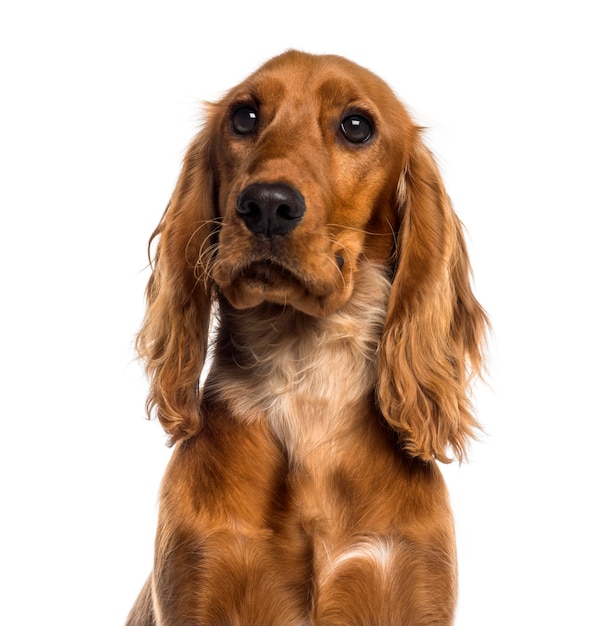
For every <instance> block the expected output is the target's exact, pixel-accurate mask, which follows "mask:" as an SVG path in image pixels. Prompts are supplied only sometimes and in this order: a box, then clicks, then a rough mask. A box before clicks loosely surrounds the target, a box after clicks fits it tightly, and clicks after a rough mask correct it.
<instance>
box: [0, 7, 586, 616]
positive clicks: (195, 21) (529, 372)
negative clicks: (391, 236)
mask: <svg viewBox="0 0 598 626" xmlns="http://www.w3.org/2000/svg"><path fill="white" fill-rule="evenodd" d="M590 9H591V3H590V2H588V1H586V2H581V1H578V0H567V1H566V2H564V1H563V2H554V1H551V0H544V1H542V2H541V1H537V2H531V1H529V0H505V1H504V2H501V3H484V2H474V1H471V2H466V1H456V2H446V1H438V2H431V1H419V0H418V1H415V0H408V1H403V0H397V1H396V2H388V1H387V0H384V1H380V0H368V1H367V2H352V1H351V0H344V1H343V2H336V1H330V0H328V1H326V2H324V1H323V0H320V1H318V2H312V1H311V0H306V1H304V2H301V1H300V0H296V2H292V3H286V2H274V1H272V2H266V1H262V0H252V1H245V2H223V1H220V0H214V1H212V2H209V3H208V2H179V1H177V0H169V2H163V3H158V2H151V1H146V2H141V1H138V2H134V1H128V0H119V1H118V2H116V1H114V0H107V1H105V2H102V3H90V2H75V1H71V2H69V1H68V0H54V1H52V2H41V1H38V2H35V1H33V2H27V1H23V2H18V3H17V2H16V1H15V0H7V2H4V3H3V5H2V9H0V71H1V78H0V81H1V82H0V88H1V91H2V95H1V96H0V110H1V112H0V132H1V135H0V159H1V161H0V181H1V182H0V184H1V187H0V190H1V198H0V210H1V221H0V297H1V305H0V316H1V324H0V329H1V331H0V332H1V344H0V351H1V352H0V354H1V361H0V363H1V367H2V375H1V376H0V392H1V396H0V412H1V416H0V463H1V467H0V472H1V473H0V480H1V492H0V525H1V531H0V550H1V552H0V577H1V580H0V623H2V624H6V625H7V626H13V625H21V624H26V625H37V624H60V625H61V626H70V625H73V626H75V625H76V626H81V625H82V624H84V625H86V626H89V625H92V626H93V625H96V624H97V625H102V626H107V625H111V624H116V625H118V624H121V623H122V622H123V621H124V618H125V616H126V613H127V611H128V609H129V607H130V605H131V604H132V602H133V600H134V598H135V596H136V594H137V592H138V591H139V588H140V587H141V585H142V583H143V581H144V579H145V577H146V576H147V574H148V572H149V570H150V566H151V559H152V542H153V536H154V530H155V518H156V495H157V490H158V484H159V481H160V477H161V475H162V472H163V469H164V465H165V463H166V461H167V458H168V456H169V454H170V452H169V450H168V449H167V448H166V447H165V446H164V437H163V435H162V432H161V430H160V428H159V426H158V425H157V424H156V423H153V422H152V423H150V422H147V421H145V420H144V401H145V393H146V390H147V385H146V382H145V380H144V378H143V375H142V372H141V369H140V367H139V365H138V364H137V363H136V362H135V361H134V357H133V352H132V349H131V343H132V340H133V336H134V334H135V332H136V330H137V329H138V327H139V324H140V321H141V318H142V315H143V289H144V286H145V283H146V281H147V278H148V272H147V270H146V269H144V268H145V265H146V248H145V246H146V241H147V239H148V237H149V235H150V233H151V231H152V230H153V228H154V226H155V225H156V224H157V222H158V219H159V218H160V216H161V213H162V211H163V209H164V207H165V205H166V203H167V201H168V198H169V196H170V193H171V191H172V188H173V186H174V183H175V181H176V178H177V175H178V170H179V167H180V161H181V158H182V156H183V153H184V149H185V147H186V145H187V143H188V142H189V140H190V139H191V137H192V135H193V134H194V132H195V131H196V129H197V128H198V123H199V119H200V101H201V100H203V99H207V100H210V99H217V98H218V97H219V95H220V94H222V93H223V92H224V91H225V90H226V89H228V88H229V87H231V86H233V85H234V84H236V83H237V82H238V81H240V80H241V79H242V78H244V77H245V76H246V75H247V74H248V73H250V72H251V71H253V70H254V69H255V68H257V67H258V66H259V65H261V63H262V62H263V61H265V60H266V59H267V58H269V57H270V56H272V55H274V54H278V53H279V52H282V51H283V50H284V49H286V48H289V47H297V48H301V49H304V50H307V51H311V52H332V53H337V54H341V55H345V56H348V57H349V58H351V59H353V60H355V61H357V62H358V63H360V64H362V65H365V66H366V67H369V68H370V69H372V70H374V71H375V72H376V73H378V74H379V75H380V76H382V77H383V78H384V79H386V80H387V81H388V82H389V83H390V84H391V86H392V87H393V88H394V89H395V90H396V91H397V93H398V94H399V95H400V97H401V98H402V99H403V100H404V101H405V102H406V103H407V105H408V106H409V108H410V109H411V110H412V111H413V112H414V115H415V118H416V119H417V121H418V122H420V123H421V124H424V125H426V126H428V127H429V128H430V130H429V132H428V134H427V137H428V144H429V145H430V147H431V148H432V149H433V151H434V152H435V153H436V155H437V157H438V160H439V162H440V164H441V167H442V170H443V173H444V176H445V181H446V184H447V187H448V189H449V192H450V194H451V196H452V198H453V201H454V204H455V207H456V209H457V211H458V213H459V215H460V217H461V218H462V220H463V221H464V222H465V224H466V226H467V229H468V233H469V239H470V250H471V256H472V262H473V265H474V270H475V276H476V290H477V294H478V297H479V299H480V300H481V301H482V303H483V304H484V305H485V307H486V308H487V310H488V312H489V313H490V316H491V318H492V321H493V325H494V335H493V338H492V340H491V342H490V353H491V365H490V377H489V385H488V386H480V387H479V388H478V392H477V398H478V407H479V415H480V419H481V421H482V422H483V423H484V425H485V429H486V433H487V434H486V436H485V437H484V438H483V440H482V441H481V442H480V443H477V444H476V445H474V447H473V449H472V460H471V462H470V463H469V464H468V465H463V466H461V467H459V466H457V465H453V466H449V467H447V468H445V469H446V471H445V474H446V476H447V480H448V482H449V488H450V491H451V494H452V500H453V505H454V510H455V517H456V523H457V531H458V538H459V549H460V569H461V595H460V606H459V613H458V618H457V626H481V625H483V626H488V625H497V626H504V625H505V624H509V625H518V626H519V625H520V626H528V625H529V624H539V625H547V624H555V625H557V624H558V625H563V624H598V617H597V616H596V613H597V611H596V608H595V606H596V600H595V597H596V590H597V587H598V585H597V582H598V581H597V575H596V571H595V563H596V559H597V558H598V550H597V542H596V532H597V528H598V519H597V514H596V509H597V508H598V507H597V504H598V503H597V497H596V496H597V487H596V478H597V476H596V463H595V460H594V453H595V447H596V436H597V434H598V431H597V426H596V422H597V418H598V409H597V404H596V400H595V395H596V393H595V389H596V384H597V381H596V374H597V373H598V372H597V365H596V351H597V348H598V345H597V333H596V319H598V315H597V313H598V311H597V308H598V307H597V304H596V302H597V293H596V270H597V269H598V268H597V259H596V256H597V255H596V212H597V209H598V200H597V195H598V193H597V166H598V159H597V157H596V150H597V145H598V132H597V122H596V118H597V115H598V113H597V112H598V98H597V96H596V83H597V80H596V79H597V74H598V72H597V60H598V47H597V45H596V40H597V36H596V23H597V22H596V18H595V17H594V16H593V15H591V14H590Z"/></svg>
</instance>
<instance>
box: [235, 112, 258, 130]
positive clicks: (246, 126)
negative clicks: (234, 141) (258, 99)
mask: <svg viewBox="0 0 598 626" xmlns="http://www.w3.org/2000/svg"><path fill="white" fill-rule="evenodd" d="M231 122H232V126H233V130H234V131H235V132H236V133H237V134H238V135H249V134H251V133H252V132H253V131H254V130H255V127H256V126H257V111H256V110H255V109H254V108H252V107H249V106H242V107H239V108H238V109H235V110H234V111H233V114H232V117H231Z"/></svg>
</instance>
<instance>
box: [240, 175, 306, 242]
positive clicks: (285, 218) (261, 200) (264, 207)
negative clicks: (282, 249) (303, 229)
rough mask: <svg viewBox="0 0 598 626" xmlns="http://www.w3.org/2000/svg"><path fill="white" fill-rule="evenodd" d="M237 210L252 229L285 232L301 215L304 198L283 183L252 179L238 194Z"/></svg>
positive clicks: (276, 232) (267, 234)
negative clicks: (253, 181) (256, 181)
mask: <svg viewBox="0 0 598 626" xmlns="http://www.w3.org/2000/svg"><path fill="white" fill-rule="evenodd" d="M237 213H238V214H239V215H240V217H241V219H242V220H243V221H244V222H245V224H246V225H247V228H249V230H250V231H251V232H252V233H256V234H263V235H266V236H267V237H270V236H271V235H285V234H286V233H289V232H291V231H292V230H293V228H295V227H296V226H297V224H299V222H300V221H301V220H302V219H303V215H304V214H305V200H304V199H303V196H302V195H301V194H300V193H299V192H298V191H297V190H296V189H295V188H294V187H291V186H290V185H285V184H284V183H253V184H251V185H248V186H247V187H245V189H243V191H242V192H241V193H240V194H239V197H238V198H237Z"/></svg>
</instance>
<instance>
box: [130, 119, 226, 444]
mask: <svg viewBox="0 0 598 626" xmlns="http://www.w3.org/2000/svg"><path fill="white" fill-rule="evenodd" d="M209 163H210V159H209V134H208V131H207V129H206V130H204V131H202V132H201V133H200V134H199V135H198V136H197V137H196V139H195V140H194V141H193V143H192V144H191V146H190V147H189V149H188V151H187V154H186V155H185V159H184V162H183V168H182V171H181V175H180V177H179V180H178V182H177V185H176V187H175V190H174V193H173V196H172V198H171V201H170V204H169V205H168V207H167V209H166V211H165V213H164V215H163V217H162V220H161V221H160V223H159V225H158V227H157V228H156V230H155V231H154V234H153V235H152V237H151V239H150V245H151V243H152V241H153V240H154V239H155V238H158V245H157V250H156V254H155V257H154V262H153V272H152V275H151V277H150V280H149V283H148V285H147V289H146V298H147V311H146V315H145V319H144V322H143V326H142V328H141V330H140V332H139V334H138V336H137V343H136V346H137V352H138V354H139V356H140V358H141V359H143V360H144V361H145V368H146V372H147V374H148V377H149V379H150V384H151V387H150V392H149V395H148V399H147V410H148V415H149V414H151V413H152V411H153V410H155V413H156V415H157V417H158V418H159V420H160V422H161V424H162V426H163V427H164V430H165V431H166V432H167V433H168V435H169V436H170V443H171V444H173V443H175V442H176V441H178V440H180V439H185V438H187V437H190V436H191V435H193V434H195V433H196V432H197V430H198V429H199V428H200V426H201V418H200V415H199V398H198V393H199V376H200V374H201V370H202V367H203V364H204V360H205V356H206V351H207V343H208V332H209V323H210V312H211V307H212V300H213V285H212V281H211V279H210V277H209V273H208V264H209V258H210V255H211V251H212V250H213V247H214V246H213V241H212V239H213V237H214V224H215V221H214V218H215V209H214V189H213V175H212V171H211V168H210V165H209Z"/></svg>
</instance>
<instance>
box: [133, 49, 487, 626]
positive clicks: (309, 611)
mask: <svg viewBox="0 0 598 626" xmlns="http://www.w3.org/2000/svg"><path fill="white" fill-rule="evenodd" d="M152 240H153V241H154V243H155V241H156V240H157V247H156V252H155V256H154V259H153V264H152V274H151V277H150V280H149V283H148V286H147V312H146V317H145V320H144V323H143V326H142V328H141V330H140V333H139V335H138V338H137V349H138V352H139V355H140V357H141V358H142V359H143V361H144V362H145V366H146V370H147V373H148V377H149V380H150V383H151V388H150V392H149V396H148V412H149V413H150V414H155V415H157V417H158V419H159V420H160V422H161V424H162V426H163V427H164V429H165V431H166V433H167V434H168V437H169V442H170V444H172V445H173V446H174V450H173V455H172V458H171V461H170V463H169V466H168V469H167V471H166V475H165V477H164V480H163V484H162V487H161V494H160V505H159V521H158V530H157V537H156V544H155V558H154V567H153V571H152V573H151V576H150V578H149V580H148V581H147V583H146V585H145V587H144V588H143V590H142V591H141V594H140V596H139V598H138V600H137V602H136V604H135V605H134V607H133V609H132V610H131V613H130V615H129V617H128V620H127V625H128V626H149V625H156V626H187V625H188V626H192V625H193V626H196V625H200V624H201V625H203V624H250V625H267V624H272V625H282V624H285V625H307V624H322V625H323V624H326V625H332V624H339V625H340V624H342V625H344V626H346V625H348V624H362V625H363V624H368V625H369V624H380V625H383V624H384V625H389V624H397V625H403V626H407V625H409V626H424V625H425V626H432V625H435V626H447V625H450V624H452V623H453V620H454V611H455V604H456V597H457V565H456V554H455V539H454V529H453V519H452V513H451V509H450V505H449V500H448V496H447V492H446V487H445V484H444V481H443V478H442V475H441V472H440V470H439V467H438V465H437V461H440V462H449V461H450V460H451V459H452V458H456V459H459V460H463V459H464V458H466V453H467V446H468V441H469V440H470V439H471V438H472V437H474V436H475V433H476V430H477V429H478V428H479V426H478V423H477V421H476V418H475V416H474V414H473V410H472V407H471V403H470V399H469V387H470V384H471V381H472V378H473V377H475V376H477V375H479V374H480V373H481V370H482V368H483V354H484V350H483V344H484V335H485V332H486V328H487V325H488V318H487V315H486V313H485V311H484V310H483V308H482V307H481V305H480V304H479V303H478V301H477V299H476V298H475V296H474V294H473V292H472V288H471V270H470V263H469V259H468V255H467V251H466V246H465V242H464V236H463V229H462V225H461V223H460V221H459V220H458V218H457V217H456V215H455V213H454V211H453V208H452V206H451V203H450V201H449V198H448V196H447V193H446V191H445V187H444V185H443V182H442V179H441V176H440V174H439V171H438V168H437V166H436V164H435V161H434V159H433V156H432V155H431V153H430V151H429V150H428V149H427V148H426V147H425V146H424V144H423V141H422V129H421V128H419V127H418V126H417V125H415V124H414V122H413V121H412V120H411V118H410V116H409V114H408V112H407V110H406V108H405V107H404V106H403V105H402V104H401V102H400V101H399V100H398V99H397V97H396V96H395V95H394V93H393V92H392V90H391V89H390V88H389V87H388V86H387V84H386V83H385V82H383V81H382V80H381V79H380V78H378V77H377V76H376V75H374V74H372V73H371V72H370V71H368V70H366V69H364V68H362V67H360V66H358V65H356V64H354V63H352V62H351V61H348V60H346V59H344V58H342V57H338V56H332V55H321V56H320V55H311V54H307V53H303V52H299V51H288V52H285V53H284V54H282V55H280V56H277V57H275V58H273V59H271V60H270V61H268V62H267V63H265V64H264V65H263V66H262V67H261V68H260V69H259V70H257V71H256V72H255V73H254V74H252V75H251V76H250V77H249V78H248V79H247V80H245V81H244V82H242V83H241V84H240V85H238V86H237V87H235V88H233V89H232V90H231V91H229V92H228V93H227V94H226V95H225V96H224V97H223V98H222V100H220V101H219V102H218V103H216V104H210V105H208V106H207V108H206V118H205V124H204V126H203V128H202V129H201V131H200V132H199V134H198V135H197V136H196V137H195V139H194V140H193V141H192V143H191V145H190V147H189V149H188V151H187V153H186V156H185V158H184V163H183V166H182V172H181V174H180V178H179V180H178V182H177V184H176V188H175V190H174V193H173V195H172V199H171V201H170V203H169V205H168V207H167V209H166V211H165V213H164V215H163V217H162V219H161V221H160V223H159V225H158V227H157V229H156V231H155V232H154V234H153V236H152V239H151V240H150V244H151V242H152ZM212 337H213V338H214V339H213V341H212V340H211V338H212ZM207 354H210V355H211V356H210V358H209V359H208V361H209V362H210V366H209V371H208V373H207V376H206V378H205V382H204V383H203V384H202V385H201V386H200V382H199V381H200V378H201V376H202V370H203V366H204V362H205V361H206V355H207Z"/></svg>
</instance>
